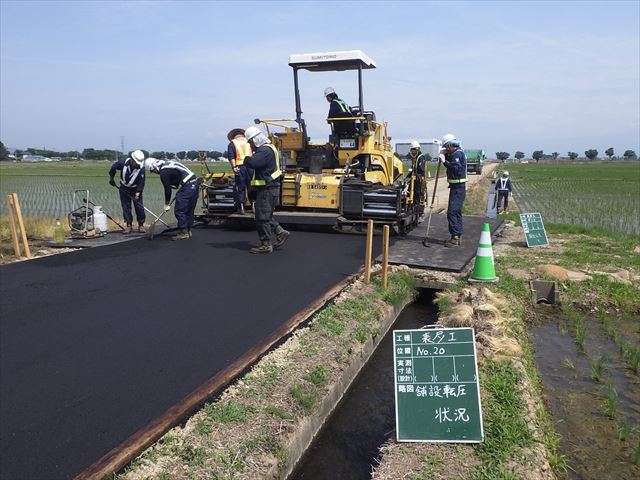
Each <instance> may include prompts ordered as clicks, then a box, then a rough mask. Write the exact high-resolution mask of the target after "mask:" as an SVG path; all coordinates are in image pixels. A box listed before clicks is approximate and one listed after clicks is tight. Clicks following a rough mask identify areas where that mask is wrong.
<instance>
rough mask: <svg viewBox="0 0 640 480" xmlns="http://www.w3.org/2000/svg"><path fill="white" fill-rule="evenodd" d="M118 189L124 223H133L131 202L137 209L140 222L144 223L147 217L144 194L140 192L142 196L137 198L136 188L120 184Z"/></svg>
mask: <svg viewBox="0 0 640 480" xmlns="http://www.w3.org/2000/svg"><path fill="white" fill-rule="evenodd" d="M118 190H119V191H120V205H122V216H123V218H124V223H126V224H127V225H131V224H132V223H133V215H132V214H131V202H133V208H135V210H136V219H137V220H138V224H139V225H142V224H143V223H144V221H145V219H146V218H147V216H146V214H145V211H144V207H143V206H142V205H143V203H142V194H140V198H136V189H135V188H129V187H125V186H123V185H120V188H119V189H118Z"/></svg>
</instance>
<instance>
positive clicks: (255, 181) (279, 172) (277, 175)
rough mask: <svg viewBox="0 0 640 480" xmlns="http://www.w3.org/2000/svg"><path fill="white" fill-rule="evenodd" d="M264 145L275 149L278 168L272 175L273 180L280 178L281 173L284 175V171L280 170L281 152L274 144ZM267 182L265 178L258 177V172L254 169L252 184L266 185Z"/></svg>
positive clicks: (254, 185)
mask: <svg viewBox="0 0 640 480" xmlns="http://www.w3.org/2000/svg"><path fill="white" fill-rule="evenodd" d="M264 145H265V146H266V147H269V148H270V149H271V150H273V154H274V155H275V157H276V169H275V171H274V172H273V173H272V174H271V175H270V176H271V180H277V179H278V178H280V175H282V171H281V170H280V153H279V152H278V149H277V148H276V147H275V146H274V145H273V144H271V143H265V144H264ZM266 184H267V182H266V181H265V180H261V179H258V178H256V172H255V170H254V172H253V178H252V179H251V186H253V187H264V186H265V185H266Z"/></svg>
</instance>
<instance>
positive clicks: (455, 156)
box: [440, 133, 467, 247]
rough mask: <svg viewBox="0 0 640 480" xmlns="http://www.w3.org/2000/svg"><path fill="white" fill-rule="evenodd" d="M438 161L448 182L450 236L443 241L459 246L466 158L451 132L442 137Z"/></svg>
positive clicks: (460, 241)
mask: <svg viewBox="0 0 640 480" xmlns="http://www.w3.org/2000/svg"><path fill="white" fill-rule="evenodd" d="M442 147H443V149H442V150H441V153H440V161H441V162H442V163H443V164H444V166H445V167H446V168H447V182H448V183H449V205H448V206H447V220H448V222H449V233H450V234H451V238H450V239H449V240H447V241H446V242H444V246H445V247H459V246H460V244H461V243H462V233H463V225H462V205H463V204H464V199H465V197H466V194H467V190H466V184H467V158H466V157H465V156H464V152H463V151H462V149H461V148H460V142H459V141H458V139H457V138H456V136H455V135H453V134H452V133H447V134H446V135H445V136H444V137H442Z"/></svg>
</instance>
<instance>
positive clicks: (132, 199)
mask: <svg viewBox="0 0 640 480" xmlns="http://www.w3.org/2000/svg"><path fill="white" fill-rule="evenodd" d="M115 188H117V189H118V190H120V188H118V187H115ZM126 195H127V198H129V200H131V201H132V202H133V203H139V202H140V200H138V199H137V198H136V197H132V196H131V195H129V194H128V193H127V194H126ZM142 208H144V210H145V211H146V212H147V213H148V214H149V215H151V216H152V217H153V218H155V219H156V220H158V219H159V218H160V217H158V215H156V214H155V213H153V212H152V211H151V210H149V209H148V208H147V207H145V206H144V205H142ZM107 216H108V215H107ZM160 216H162V215H160ZM109 218H111V217H109ZM160 222H161V223H163V224H164V226H165V227H167V228H171V227H170V226H169V225H167V224H166V223H164V222H163V221H162V220H160ZM120 228H122V227H120ZM123 230H124V228H123Z"/></svg>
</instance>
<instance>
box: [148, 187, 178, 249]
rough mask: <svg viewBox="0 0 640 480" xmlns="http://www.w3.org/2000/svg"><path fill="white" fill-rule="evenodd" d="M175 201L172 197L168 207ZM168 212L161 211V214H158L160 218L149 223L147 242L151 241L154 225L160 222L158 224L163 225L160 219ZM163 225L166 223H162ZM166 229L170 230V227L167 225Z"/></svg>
mask: <svg viewBox="0 0 640 480" xmlns="http://www.w3.org/2000/svg"><path fill="white" fill-rule="evenodd" d="M175 200H176V197H175V196H174V197H173V198H172V199H171V202H169V207H171V205H173V202H175ZM169 210H170V209H167V210H163V211H162V213H161V214H160V216H159V217H157V218H156V219H155V220H154V221H153V222H151V225H150V226H149V240H153V231H154V227H155V225H156V222H158V221H160V222H162V223H164V222H163V221H162V219H161V217H162V216H163V215H164V214H165V213H167V212H168V211H169ZM164 224H165V225H167V224H166V223H164ZM167 228H170V227H169V226H168V225H167Z"/></svg>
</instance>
